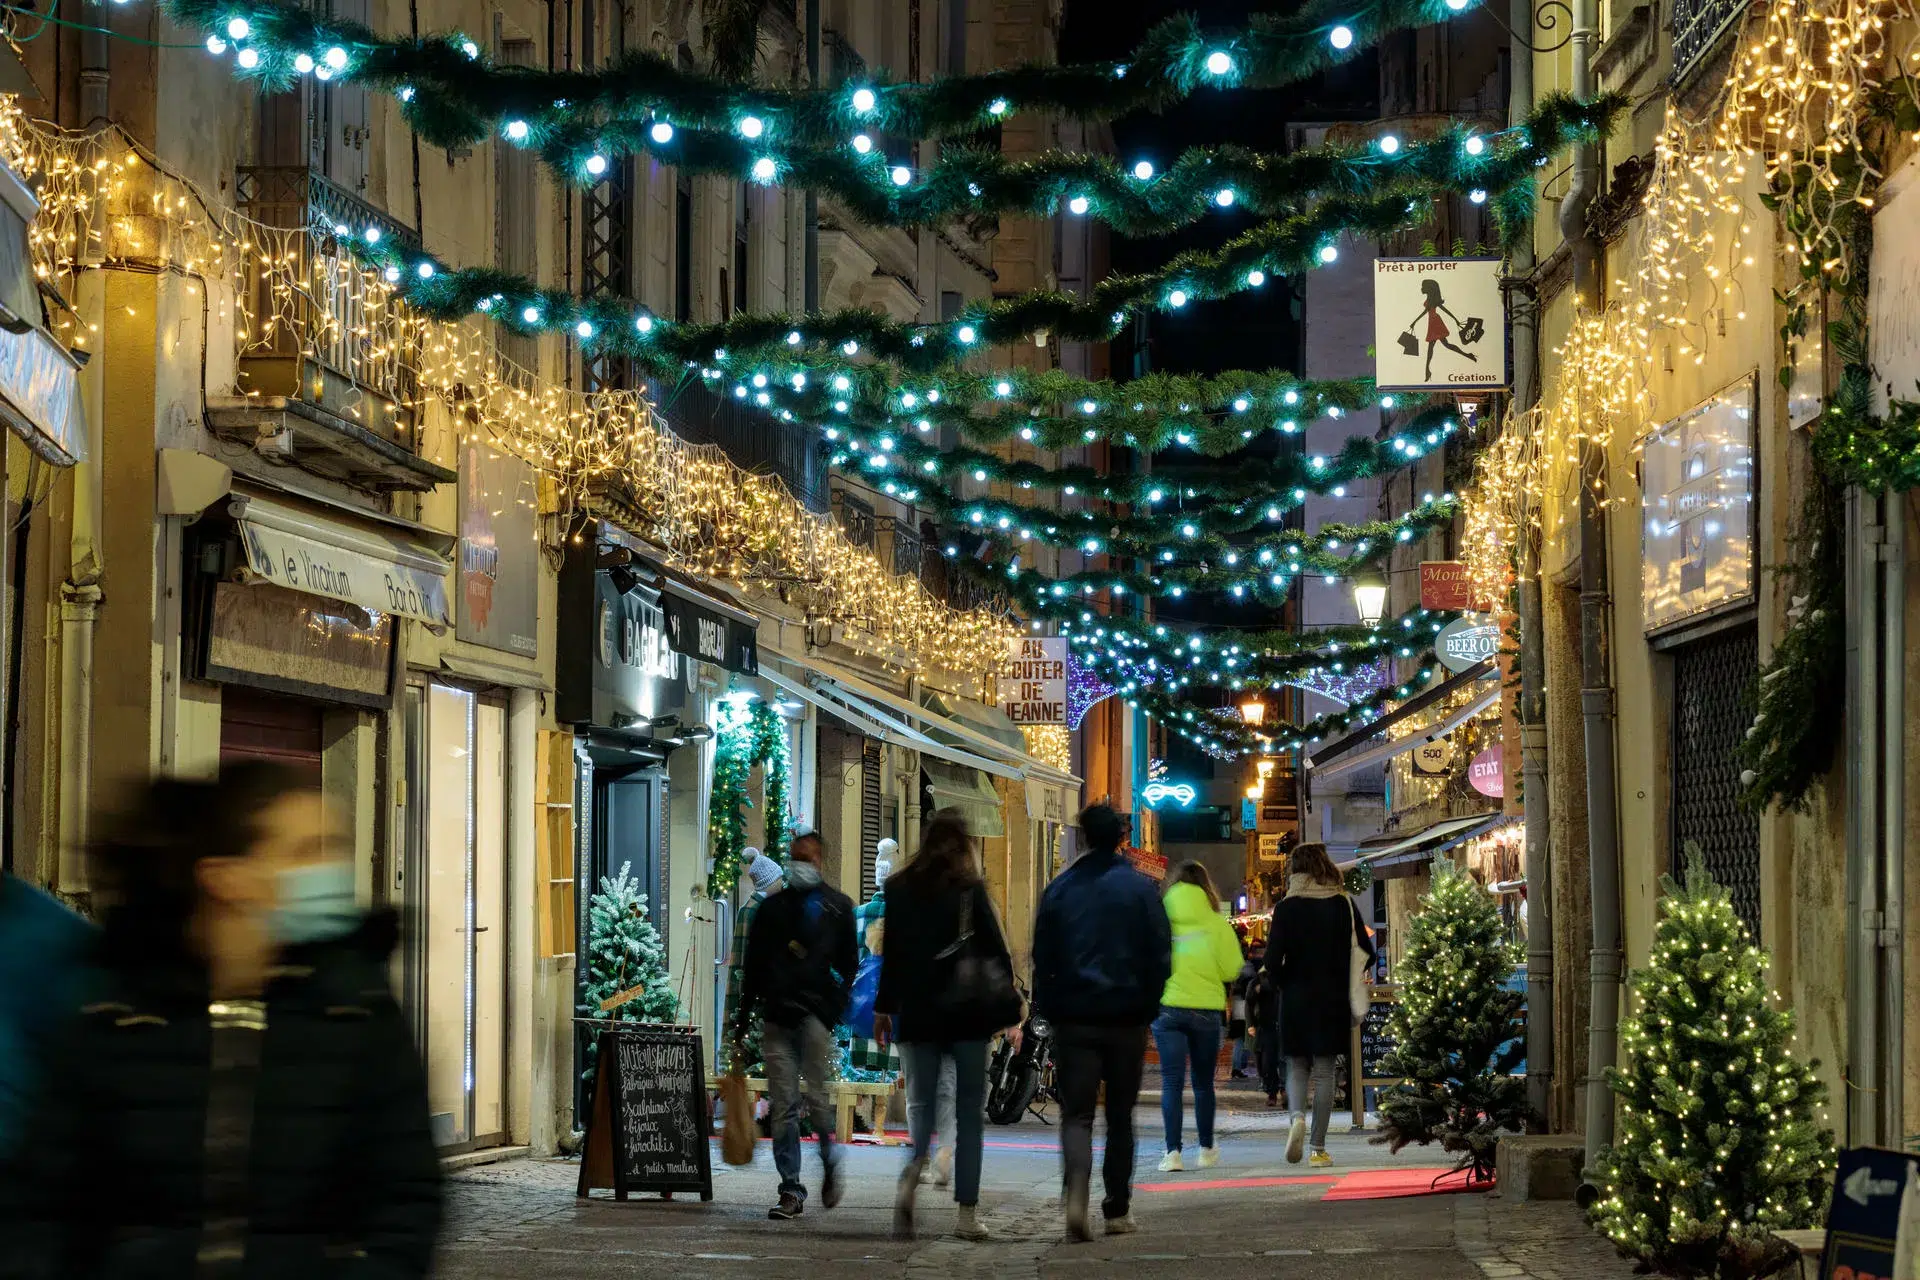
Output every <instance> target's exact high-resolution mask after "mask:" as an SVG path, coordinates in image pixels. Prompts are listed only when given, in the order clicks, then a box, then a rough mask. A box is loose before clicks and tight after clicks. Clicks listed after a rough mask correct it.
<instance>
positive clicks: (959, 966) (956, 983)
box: [933, 890, 1020, 1037]
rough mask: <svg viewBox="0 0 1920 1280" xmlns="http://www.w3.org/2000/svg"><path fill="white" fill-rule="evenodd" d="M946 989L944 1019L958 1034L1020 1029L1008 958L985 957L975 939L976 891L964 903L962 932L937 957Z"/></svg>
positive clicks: (942, 999)
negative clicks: (974, 894) (1011, 1028)
mask: <svg viewBox="0 0 1920 1280" xmlns="http://www.w3.org/2000/svg"><path fill="white" fill-rule="evenodd" d="M933 959H934V965H935V969H936V971H937V972H939V973H942V974H943V975H944V976H945V979H946V981H945V988H944V990H943V991H942V992H941V993H940V995H939V996H938V997H937V1000H938V1004H939V1009H940V1013H941V1017H942V1020H943V1021H944V1022H946V1024H947V1025H948V1026H950V1027H954V1028H956V1031H955V1034H956V1035H965V1036H969V1037H971V1036H972V1035H974V1034H978V1035H981V1036H985V1035H988V1034H990V1033H992V1032H994V1031H998V1030H1000V1029H1001V1028H1003V1027H1011V1026H1017V1025H1019V1022H1020V992H1019V990H1018V989H1016V988H1015V987H1014V985H1013V969H1012V968H1011V967H1010V966H1009V965H1008V963H1007V961H1006V958H1005V957H1004V956H998V955H981V954H980V948H979V946H978V945H977V944H976V942H975V940H974V936H973V891H972V890H968V891H967V895H966V897H964V898H962V899H961V900H960V932H959V936H958V937H956V938H955V939H954V940H953V941H952V942H951V943H949V944H948V945H947V946H945V947H943V948H941V950H939V951H938V952H936V953H935V954H934V957H933Z"/></svg>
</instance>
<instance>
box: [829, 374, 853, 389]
mask: <svg viewBox="0 0 1920 1280" xmlns="http://www.w3.org/2000/svg"><path fill="white" fill-rule="evenodd" d="M852 386H853V382H852V380H851V379H850V378H848V377H847V375H846V374H844V373H837V374H835V375H834V376H833V389H834V390H835V391H845V390H847V389H848V388H850V387H852Z"/></svg>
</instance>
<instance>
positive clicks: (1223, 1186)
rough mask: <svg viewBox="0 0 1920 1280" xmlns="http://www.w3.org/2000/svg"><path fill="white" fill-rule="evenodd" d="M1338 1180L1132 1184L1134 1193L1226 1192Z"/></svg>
mask: <svg viewBox="0 0 1920 1280" xmlns="http://www.w3.org/2000/svg"><path fill="white" fill-rule="evenodd" d="M1339 1181H1340V1179H1339V1178H1338V1177H1336V1176H1334V1175H1332V1174H1317V1175H1315V1176H1314V1177H1311V1178H1211V1179H1200V1180H1186V1181H1181V1182H1140V1183H1135V1184H1134V1188H1133V1189H1134V1190H1135V1191H1226V1190H1229V1189H1232V1190H1238V1189H1240V1188H1242V1187H1312V1186H1321V1187H1325V1186H1331V1185H1333V1184H1334V1183H1336V1182H1339Z"/></svg>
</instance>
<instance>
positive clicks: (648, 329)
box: [633, 316, 653, 333]
mask: <svg viewBox="0 0 1920 1280" xmlns="http://www.w3.org/2000/svg"><path fill="white" fill-rule="evenodd" d="M633 327H634V329H635V331H637V332H639V333H652V332H653V317H652V316H636V317H635V318H634V321H633Z"/></svg>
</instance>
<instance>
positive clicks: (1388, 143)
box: [1379, 133, 1400, 156]
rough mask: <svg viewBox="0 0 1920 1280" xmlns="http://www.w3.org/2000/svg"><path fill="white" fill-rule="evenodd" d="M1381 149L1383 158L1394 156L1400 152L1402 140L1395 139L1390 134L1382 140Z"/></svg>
mask: <svg viewBox="0 0 1920 1280" xmlns="http://www.w3.org/2000/svg"><path fill="white" fill-rule="evenodd" d="M1379 147H1380V154H1381V155H1383V156H1390V155H1393V154H1394V153H1395V152H1397V151H1399V150H1400V139H1398V138H1396V137H1394V136H1393V135H1392V134H1390V133H1389V134H1387V135H1386V136H1385V137H1383V138H1381V139H1380V142H1379Z"/></svg>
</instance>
